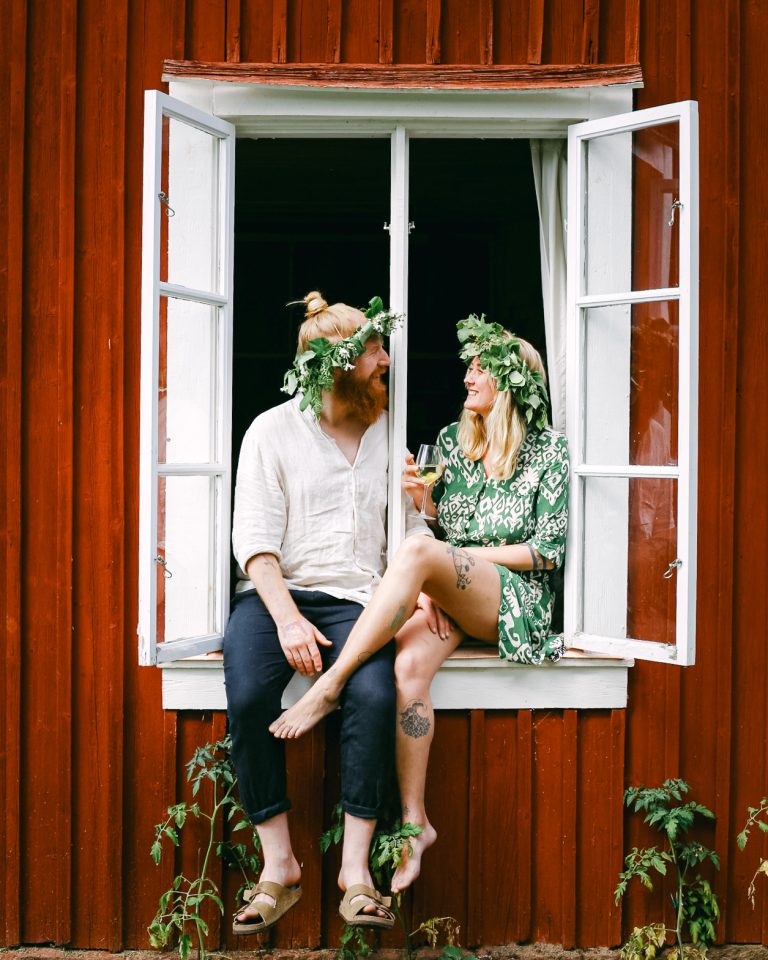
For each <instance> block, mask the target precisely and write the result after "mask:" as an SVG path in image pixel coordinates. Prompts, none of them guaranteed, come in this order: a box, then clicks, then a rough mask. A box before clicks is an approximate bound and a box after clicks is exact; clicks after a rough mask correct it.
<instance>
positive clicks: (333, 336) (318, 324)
mask: <svg viewBox="0 0 768 960" xmlns="http://www.w3.org/2000/svg"><path fill="white" fill-rule="evenodd" d="M298 302H299V303H302V302H303V303H305V304H306V312H305V314H304V322H303V323H302V325H301V326H300V327H299V352H300V353H301V352H302V351H304V350H306V349H308V344H309V341H310V340H315V339H317V337H325V338H326V340H328V341H329V342H330V343H338V342H339V340H346V338H347V337H351V336H352V334H353V333H354V332H355V330H357V328H358V327H361V326H362V325H363V324H364V323H365V316H364V315H363V313H362V311H360V310H358V309H357V308H356V307H349V306H347V304H346V303H334V304H333V306H330V307H329V306H328V304H327V303H326V302H325V300H324V299H323V295H322V294H321V293H318V292H317V290H312V291H310V292H309V293H308V294H307V295H306V297H304V299H303V301H302V300H299V301H298Z"/></svg>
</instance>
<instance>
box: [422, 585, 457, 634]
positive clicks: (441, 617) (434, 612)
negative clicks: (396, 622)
mask: <svg viewBox="0 0 768 960" xmlns="http://www.w3.org/2000/svg"><path fill="white" fill-rule="evenodd" d="M416 609H417V610H423V611H424V617H425V619H426V621H427V626H428V627H429V629H430V630H431V631H432V633H436V634H437V635H438V636H439V637H440V639H441V640H447V639H448V637H449V636H450V633H451V627H452V626H453V623H452V622H451V618H450V617H449V616H448V614H447V613H446V612H445V610H442V609H441V608H440V607H438V605H437V604H436V603H435V601H434V600H433V599H432V597H430V596H428V595H427V594H426V593H420V594H419V596H418V598H417V600H416Z"/></svg>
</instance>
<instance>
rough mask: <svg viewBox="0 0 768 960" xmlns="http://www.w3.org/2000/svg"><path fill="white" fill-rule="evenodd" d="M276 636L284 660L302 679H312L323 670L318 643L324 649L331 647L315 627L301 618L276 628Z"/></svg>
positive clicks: (329, 642) (328, 641)
mask: <svg viewBox="0 0 768 960" xmlns="http://www.w3.org/2000/svg"><path fill="white" fill-rule="evenodd" d="M277 636H278V639H279V640H280V646H281V647H282V648H283V653H284V654H285V659H286V660H287V661H288V663H289V664H290V665H291V666H292V667H293V669H294V670H298V672H299V673H300V674H301V675H302V676H304V677H313V676H314V675H315V674H316V673H320V672H321V670H322V669H323V661H322V660H321V659H320V651H319V650H318V648H317V645H318V643H319V644H320V645H321V646H324V647H331V646H333V644H332V643H331V641H330V640H326V639H325V637H324V636H323V635H322V633H320V631H319V630H318V629H317V627H315V626H313V625H312V624H311V623H310V622H309V620H307V619H306V618H304V617H302V616H298V617H297V618H296V619H295V620H289V621H288V623H283V624H280V625H279V626H278V628H277Z"/></svg>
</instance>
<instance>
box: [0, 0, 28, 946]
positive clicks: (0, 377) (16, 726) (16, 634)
mask: <svg viewBox="0 0 768 960" xmlns="http://www.w3.org/2000/svg"><path fill="white" fill-rule="evenodd" d="M26 36H27V11H26V4H11V5H10V8H9V17H8V21H7V29H5V30H3V31H2V35H0V59H2V62H3V63H4V64H7V65H8V66H7V71H6V72H5V74H4V81H6V82H5V83H4V86H3V88H2V90H3V92H2V103H0V126H1V127H2V129H5V130H6V131H7V137H6V138H5V142H4V146H3V149H2V152H0V198H2V199H1V200H0V209H2V211H3V213H2V214H0V250H3V251H4V254H5V256H4V262H5V269H4V270H2V269H0V309H1V310H2V313H3V316H4V317H5V318H6V319H5V323H3V324H1V325H0V425H1V428H2V430H3V436H4V438H5V456H4V457H3V461H2V463H1V464H0V478H2V479H1V481H0V482H1V483H2V491H1V492H0V556H2V557H3V570H4V574H3V579H2V589H0V623H1V624H3V629H4V638H5V644H4V653H5V656H4V657H3V660H2V665H1V666H0V670H2V677H1V680H0V688H1V689H2V690H3V694H4V696H3V707H2V708H1V709H0V743H2V746H1V747H0V784H2V790H1V791H0V802H2V804H3V816H2V818H0V849H2V851H3V854H2V857H3V859H2V864H3V881H2V896H0V936H2V937H3V940H2V942H3V943H18V942H19V939H20V937H19V930H20V910H21V902H20V897H19V880H20V858H21V855H22V854H21V852H22V846H21V829H20V828H21V803H20V787H21V753H22V739H21V698H20V690H21V665H22V656H23V652H22V642H21V638H22V620H21V571H22V561H21V536H22V530H21V510H22V502H21V498H22V476H21V450H22V435H21V423H22V316H23V310H22V303H23V262H22V252H23V249H24V161H25V152H24V139H25V138H24V131H25V78H26V49H27V40H26Z"/></svg>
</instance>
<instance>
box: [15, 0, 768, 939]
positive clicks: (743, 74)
mask: <svg viewBox="0 0 768 960" xmlns="http://www.w3.org/2000/svg"><path fill="white" fill-rule="evenodd" d="M0 14H2V21H1V22H2V23H3V29H2V31H0V64H2V74H1V75H0V82H1V83H2V86H0V128H1V129H2V130H3V131H4V134H5V133H6V132H7V136H4V137H3V140H2V146H1V147H0V151H1V152H0V250H2V253H3V256H2V257H0V264H2V269H1V270H0V316H2V320H3V323H2V329H1V330H0V347H1V349H0V380H1V382H2V391H0V422H1V423H2V428H3V435H4V437H5V456H4V457H3V458H2V461H0V466H1V467H2V474H1V475H2V487H1V488H0V521H1V522H0V531H1V533H0V536H2V542H1V543H0V551H1V552H0V557H2V559H1V560H0V570H1V571H2V572H1V573H0V578H2V579H1V580H0V582H1V583H2V590H0V605H1V606H2V611H1V614H0V615H1V616H2V622H3V623H4V625H5V626H4V631H5V645H4V650H5V656H4V657H3V658H2V661H0V664H1V665H0V671H2V673H0V704H1V705H0V774H1V780H0V850H1V851H2V854H1V856H2V857H3V860H2V861H0V944H15V943H20V942H24V943H34V942H42V941H53V942H55V943H61V944H67V943H68V944H72V945H74V946H78V947H93V948H104V949H110V950H117V949H120V948H124V947H130V948H141V947H144V946H145V945H146V934H145V928H146V925H147V923H148V922H149V920H150V919H151V917H152V915H153V913H154V909H155V906H156V902H157V896H158V894H159V892H160V891H161V890H162V889H164V888H165V886H166V885H167V883H168V879H169V877H170V876H171V873H170V870H171V865H170V864H169V865H166V866H164V867H162V868H161V869H159V870H156V869H155V868H154V867H153V865H152V864H151V862H150V860H149V856H148V848H149V844H150V840H151V834H152V827H153V824H154V823H155V822H156V821H157V820H158V819H160V817H161V813H162V810H163V808H164V806H165V805H166V804H168V803H170V802H172V801H174V800H175V799H176V797H177V795H178V791H179V789H180V787H181V783H182V781H183V761H184V760H186V759H187V758H188V757H189V755H190V754H191V752H192V750H193V748H194V746H195V745H196V744H198V743H201V742H203V741H205V740H208V739H211V738H214V737H217V736H220V735H221V734H222V733H223V730H224V719H223V716H222V715H211V714H210V713H208V714H200V713H180V714H173V713H163V711H162V710H161V708H160V677H159V672H158V671H156V670H154V669H149V668H144V669H140V668H138V667H137V666H136V639H135V623H136V576H135V568H136V545H137V485H136V481H137V462H138V395H137V387H138V374H139V278H140V228H141V224H140V190H141V145H142V144H141V141H142V91H143V89H144V88H145V87H158V86H160V77H161V72H162V64H163V60H164V59H165V58H172V59H196V60H207V61H223V60H227V59H229V60H231V61H235V60H238V59H239V60H241V61H263V62H288V63H290V62H329V63H331V62H350V63H372V64H373V63H378V64H387V63H395V64H397V63H421V64H425V63H442V64H450V63H462V64H489V63H494V64H529V63H533V64H536V63H543V64H546V63H552V64H558V63H559V64H579V63H632V62H634V61H636V60H637V50H638V46H639V50H640V62H641V64H642V68H643V72H644V77H645V88H644V89H643V90H642V91H639V92H638V94H637V104H638V106H650V105H653V104H658V103H664V102H667V101H671V100H677V99H682V98H687V97H694V98H696V99H698V100H699V102H700V111H701V204H702V211H701V225H702V235H701V241H702V242H701V257H702V260H701V332H702V337H701V344H702V349H701V383H702V390H701V403H700V410H701V413H700V463H701V477H700V503H701V513H700V523H699V540H700V545H701V546H700V564H699V598H700V599H699V610H698V623H699V629H698V645H699V654H698V659H699V662H698V665H697V666H695V667H693V668H691V669H689V670H686V671H682V670H676V669H673V668H670V667H661V666H653V665H638V666H637V667H635V668H634V669H633V670H632V671H631V680H630V707H629V709H628V710H627V711H626V712H625V711H610V712H609V711H590V712H578V713H577V712H576V711H572V710H567V711H540V712H530V711H519V712H512V711H510V712H489V713H484V712H483V711H471V712H467V713H451V714H445V715H442V716H440V717H439V719H438V730H437V738H436V743H435V749H434V757H433V763H432V769H431V774H430V809H431V810H432V812H433V813H434V815H435V822H436V826H437V828H438V830H439V832H440V833H441V838H442V839H441V842H440V843H439V845H438V846H437V847H436V848H435V850H434V851H433V852H432V853H431V854H430V857H429V861H428V863H427V866H426V871H425V875H424V878H423V880H422V881H421V882H420V883H419V884H418V886H417V888H416V891H415V894H414V897H413V903H412V909H413V915H414V918H415V920H416V921H417V922H418V921H419V920H421V919H424V918H425V917H428V916H431V915H433V914H436V913H439V914H441V915H444V914H453V915H454V916H455V917H457V918H458V919H459V920H460V922H461V923H462V927H463V937H464V939H465V941H466V942H470V943H478V942H484V943H501V942H506V941H511V940H544V941H551V942H561V943H563V944H565V945H566V946H571V945H574V944H578V945H582V946H588V945H603V944H616V943H618V942H619V941H620V938H621V936H622V931H623V932H624V933H626V931H627V929H631V926H632V925H633V924H636V923H639V922H641V921H643V920H644V919H646V918H650V917H651V916H652V914H653V913H654V912H655V910H656V908H657V907H659V905H660V904H661V902H662V895H661V891H658V892H657V893H656V894H655V895H654V896H652V897H649V896H647V895H645V894H638V895H635V894H633V895H631V896H630V897H629V898H628V901H627V905H626V907H625V909H624V912H623V916H622V915H621V914H620V913H619V911H618V910H616V909H615V908H614V906H613V900H612V896H611V891H612V889H613V886H614V884H615V876H616V873H617V872H618V870H619V869H620V866H621V856H622V850H623V849H625V848H626V847H628V846H631V845H632V844H633V843H636V842H638V841H639V839H640V833H639V831H638V829H637V827H636V825H635V824H634V823H633V822H632V821H629V820H627V821H625V818H624V817H623V814H622V806H621V794H622V789H623V787H624V785H626V784H628V783H637V782H640V781H644V782H647V783H655V782H659V781H660V780H661V779H662V778H664V777H666V776H675V775H681V776H683V777H686V778H687V779H689V780H690V781H691V783H692V784H693V787H694V790H695V795H696V797H697V798H698V799H701V800H702V801H703V802H706V803H708V804H710V805H711V806H712V807H713V808H714V809H715V810H716V812H717V815H718V820H717V825H716V826H715V827H714V829H713V830H712V831H711V840H712V843H713V844H714V846H715V847H716V849H717V850H718V852H719V853H720V855H721V857H722V861H723V867H722V871H721V874H720V876H719V877H718V878H717V881H716V889H717V890H718V892H719V893H720V894H721V895H722V897H723V901H724V907H725V919H724V921H723V923H722V924H721V927H720V935H721V938H722V939H723V940H727V941H741V942H744V941H762V942H768V891H766V890H763V891H761V896H760V899H759V905H758V908H757V910H755V911H752V910H751V909H750V907H749V905H748V903H747V901H746V896H745V891H746V885H747V882H748V879H749V877H750V876H751V873H752V870H753V868H754V864H755V861H756V858H757V854H758V846H757V843H755V844H754V845H753V846H752V848H751V849H749V848H748V852H747V853H744V854H739V853H738V852H736V850H735V845H734V836H735V832H736V830H737V829H738V828H739V826H740V824H741V822H742V820H743V818H744V812H745V808H746V805H747V804H748V803H754V802H755V801H756V800H757V799H759V797H761V796H762V795H763V794H764V793H768V777H767V776H766V759H767V758H766V742H767V741H766V721H767V717H766V702H767V701H768V696H767V694H768V689H767V688H768V650H767V649H766V636H765V634H766V629H765V623H766V619H767V614H768V611H766V595H767V594H768V590H766V588H765V586H764V584H763V579H764V577H763V572H762V571H763V566H764V564H763V557H764V555H765V553H766V549H767V548H768V530H767V529H766V516H767V515H768V514H767V512H766V509H765V505H764V499H765V498H764V492H763V488H764V477H765V476H766V470H767V469H768V464H766V448H767V446H768V409H767V404H766V396H768V393H767V392H766V389H765V380H764V378H765V370H766V367H767V364H766V360H767V359H768V358H767V357H766V324H765V320H764V310H765V302H766V292H767V291H766V270H765V265H764V259H765V250H766V241H767V240H768V236H767V234H768V197H767V196H766V192H767V190H768V187H767V186H766V178H765V174H764V168H765V165H766V162H767V161H768V138H767V137H766V127H765V117H766V115H768V109H767V108H768V104H766V99H768V88H767V87H766V85H765V82H764V75H763V73H764V71H763V67H764V63H763V55H764V53H763V52H764V50H765V49H766V47H767V45H768V20H767V19H766V17H765V15H764V13H763V12H762V11H761V5H760V4H759V3H758V2H757V0H722V2H718V3H699V4H694V3H693V2H692V0H645V2H644V3H643V4H642V7H641V5H640V2H639V0H626V2H618V0H508V2H502V0H482V2H477V3H469V2H467V0H378V2H375V0H144V2H143V3H140V2H131V3H129V2H128V0H111V2H110V3H108V4H106V3H104V2H97V0H60V2H59V3H56V4H51V3H44V2H42V0H28V2H27V3H22V2H14V0H3V2H2V7H1V8H0ZM325 767H326V761H325V744H324V735H323V733H322V732H318V733H315V734H313V735H312V736H311V737H310V738H308V739H307V740H306V741H305V742H302V743H300V744H298V745H297V746H296V748H295V749H294V750H293V752H292V755H291V777H292V781H293V784H294V790H293V792H294V797H295V800H296V801H297V806H299V807H300V808H301V809H303V810H304V811H309V812H308V813H306V814H305V815H303V816H301V817H299V816H297V817H296V818H295V821H294V822H295V825H296V839H297V846H298V847H299V849H300V850H301V851H302V854H303V856H304V859H305V880H306V886H307V888H308V889H310V890H313V891H319V890H321V889H322V896H319V895H315V896H308V897H305V899H304V901H303V902H302V904H301V906H300V908H297V910H295V911H294V912H293V913H292V914H291V920H290V922H289V921H287V920H286V922H284V923H283V924H281V926H280V928H279V933H278V934H277V938H276V942H277V943H278V944H280V945H284V946H289V945H293V946H302V945H310V944H316V943H318V942H319V941H320V940H321V939H326V940H328V939H330V940H333V939H334V938H335V936H336V933H337V931H338V921H337V919H336V917H335V907H336V902H337V899H338V897H337V893H336V891H335V889H334V872H333V871H334V864H333V860H332V858H330V857H329V858H327V860H326V863H325V864H323V863H321V860H320V857H319V855H318V854H317V849H316V842H315V841H316V837H317V835H318V834H319V832H320V830H321V828H322V823H323V817H324V815H325V814H324V810H325V811H327V810H329V809H330V806H331V804H332V802H333V800H334V799H335V784H334V782H333V776H332V775H329V777H328V779H327V780H324V770H325ZM329 769H330V770H332V769H333V764H332V763H331V764H330V767H329ZM187 855H188V854H187ZM229 892H230V894H231V893H232V892H233V891H232V890H230V891H229Z"/></svg>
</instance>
